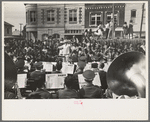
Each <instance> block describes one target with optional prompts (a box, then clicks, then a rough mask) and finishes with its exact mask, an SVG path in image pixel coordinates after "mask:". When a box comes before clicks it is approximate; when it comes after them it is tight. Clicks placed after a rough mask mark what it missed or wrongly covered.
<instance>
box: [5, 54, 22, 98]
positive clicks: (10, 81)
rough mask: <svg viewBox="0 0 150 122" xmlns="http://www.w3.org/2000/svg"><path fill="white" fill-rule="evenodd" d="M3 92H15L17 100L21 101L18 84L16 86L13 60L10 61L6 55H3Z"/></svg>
mask: <svg viewBox="0 0 150 122" xmlns="http://www.w3.org/2000/svg"><path fill="white" fill-rule="evenodd" d="M4 60H5V77H4V78H5V79H4V80H5V81H4V84H5V91H12V90H16V92H17V93H16V95H17V98H18V99H21V98H22V96H21V93H20V89H19V88H18V84H17V82H16V81H17V69H16V66H15V64H14V62H13V60H12V59H11V57H10V56H8V54H7V53H5V59H4Z"/></svg>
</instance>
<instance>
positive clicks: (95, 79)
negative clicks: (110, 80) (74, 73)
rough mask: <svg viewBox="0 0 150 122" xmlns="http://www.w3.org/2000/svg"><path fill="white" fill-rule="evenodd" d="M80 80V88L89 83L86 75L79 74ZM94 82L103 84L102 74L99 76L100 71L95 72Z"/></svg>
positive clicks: (98, 84) (99, 84)
mask: <svg viewBox="0 0 150 122" xmlns="http://www.w3.org/2000/svg"><path fill="white" fill-rule="evenodd" d="M78 81H79V87H80V89H81V88H82V86H84V85H86V84H87V83H86V81H85V80H84V77H83V75H82V74H78ZM92 83H93V84H94V85H97V86H101V81H100V76H99V73H98V72H95V77H94V79H93V82H92Z"/></svg>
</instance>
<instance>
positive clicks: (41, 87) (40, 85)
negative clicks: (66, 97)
mask: <svg viewBox="0 0 150 122" xmlns="http://www.w3.org/2000/svg"><path fill="white" fill-rule="evenodd" d="M34 83H35V87H36V90H35V91H34V92H32V93H30V94H29V95H28V96H27V98H26V99H52V95H51V94H50V93H49V92H48V91H47V90H46V88H45V80H44V79H43V74H42V73H41V74H37V75H36V77H35V79H34Z"/></svg>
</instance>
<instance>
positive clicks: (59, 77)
mask: <svg viewBox="0 0 150 122" xmlns="http://www.w3.org/2000/svg"><path fill="white" fill-rule="evenodd" d="M65 77H66V74H46V88H47V89H61V88H64V79H65Z"/></svg>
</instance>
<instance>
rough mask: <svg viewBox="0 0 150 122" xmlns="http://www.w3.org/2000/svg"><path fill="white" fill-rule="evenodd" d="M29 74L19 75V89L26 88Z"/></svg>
mask: <svg viewBox="0 0 150 122" xmlns="http://www.w3.org/2000/svg"><path fill="white" fill-rule="evenodd" d="M26 80H27V74H18V75H17V83H18V87H19V88H25V87H26Z"/></svg>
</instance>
